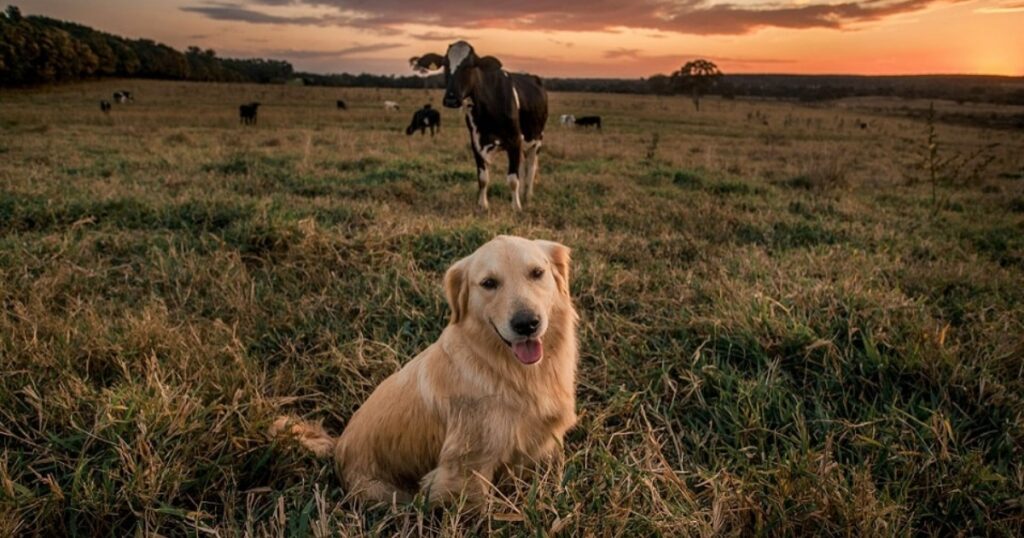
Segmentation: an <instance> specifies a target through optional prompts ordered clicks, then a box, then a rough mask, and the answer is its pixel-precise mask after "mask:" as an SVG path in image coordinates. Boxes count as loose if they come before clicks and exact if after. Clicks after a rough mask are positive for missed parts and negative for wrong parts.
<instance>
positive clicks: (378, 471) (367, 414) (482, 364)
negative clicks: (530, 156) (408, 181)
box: [273, 236, 578, 501]
mask: <svg viewBox="0 0 1024 538" xmlns="http://www.w3.org/2000/svg"><path fill="white" fill-rule="evenodd" d="M538 273H541V274H539V275H538ZM488 279H491V281H490V282H485V281H487V280H488ZM494 283H497V286H496V287H495V288H494V289H490V288H489V287H488V286H490V285H491V284H494ZM444 287H445V293H446V295H447V298H448V302H449V305H450V306H451V310H452V315H451V320H450V322H449V324H448V326H447V327H446V328H445V330H444V331H443V332H442V333H441V336H440V338H439V339H438V340H437V341H436V342H435V343H433V344H432V345H430V346H429V347H428V348H427V349H425V350H424V351H423V352H422V353H420V354H419V355H417V356H416V357H415V358H414V359H412V360H411V361H409V363H408V364H406V365H405V366H404V367H403V368H402V369H401V370H399V371H398V372H396V373H394V374H392V375H391V376H390V377H388V378H387V379H385V380H384V382H382V383H381V384H380V386H378V387H377V388H376V390H374V391H373V393H372V394H371V395H370V397H369V398H368V399H367V400H366V402H365V403H364V404H363V405H362V407H360V408H359V410H357V411H356V413H355V414H354V415H353V416H352V418H351V420H350V421H349V423H348V425H347V427H346V428H345V430H344V432H343V433H342V434H341V436H340V437H338V438H332V437H330V436H329V435H328V434H327V432H325V431H324V430H323V428H321V427H319V426H315V425H311V424H308V423H304V422H296V421H293V420H289V419H288V418H284V417H283V418H280V419H278V420H277V421H276V422H275V424H274V427H273V433H278V432H282V431H284V432H287V433H289V434H291V435H293V436H294V437H295V438H296V439H297V440H298V441H299V442H300V443H301V444H302V445H303V446H305V447H306V448H308V449H310V450H312V451H313V452H314V453H316V454H318V455H321V456H327V455H333V457H334V460H335V462H336V464H337V468H338V473H339V476H340V477H341V479H342V481H343V482H344V484H345V486H346V488H348V490H349V491H350V492H351V493H352V494H354V495H355V496H357V497H359V498H363V499H367V500H387V501H390V500H391V499H393V498H397V499H399V500H408V499H411V497H412V495H413V494H415V492H416V491H417V490H419V489H422V490H424V491H426V493H427V494H428V496H429V498H430V500H431V501H444V500H448V499H451V498H453V497H458V496H460V495H463V494H464V495H466V496H467V498H469V499H471V500H479V499H481V498H482V496H483V495H485V493H486V490H485V488H486V482H487V481H490V480H491V479H492V478H493V476H494V474H495V472H496V471H498V470H499V469H501V468H503V467H506V466H517V465H523V464H527V465H528V464H532V463H534V462H537V461H539V460H543V459H546V458H549V457H551V456H553V455H554V454H555V453H556V451H557V450H559V449H560V447H561V444H562V438H563V436H564V434H565V432H566V431H567V430H568V429H569V428H571V427H572V426H573V424H574V423H575V422H576V413H575V401H576V400H575V384H576V380H575V378H576V363H577V360H578V352H577V344H576V324H577V315H576V311H575V309H574V308H573V304H572V299H571V298H570V296H569V249H568V248H566V247H565V246H563V245H560V244H558V243H553V242H550V241H530V240H527V239H523V238H520V237H512V236H498V237H496V238H495V239H493V240H491V241H490V242H488V243H487V244H485V245H483V246H482V247H480V248H479V249H478V250H477V251H476V252H474V253H473V254H471V255H470V256H468V257H466V258H463V259H462V260H459V261H458V262H456V263H455V264H454V265H453V266H452V267H451V268H450V269H449V270H448V272H447V273H446V274H445V278H444ZM524 310H527V311H531V312H536V313H537V314H538V315H539V328H538V329H537V333H536V338H532V339H534V340H536V339H539V340H540V342H541V343H542V346H541V347H542V348H543V352H542V356H541V358H540V360H539V361H538V362H535V363H533V364H525V362H526V361H525V360H523V361H522V362H521V360H520V359H517V358H516V357H517V355H516V354H514V353H513V351H512V349H513V348H512V347H511V344H510V342H523V341H524V339H530V338H525V337H521V336H518V333H516V332H515V329H514V328H513V326H512V325H511V323H512V321H511V320H512V316H514V315H515V313H516V312H522V311H524ZM517 349H521V348H517ZM527 360H529V359H527Z"/></svg>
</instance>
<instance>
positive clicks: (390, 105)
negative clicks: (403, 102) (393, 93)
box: [384, 101, 398, 110]
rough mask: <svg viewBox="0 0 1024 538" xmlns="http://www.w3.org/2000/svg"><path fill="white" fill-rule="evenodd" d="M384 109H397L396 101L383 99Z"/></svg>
mask: <svg viewBox="0 0 1024 538" xmlns="http://www.w3.org/2000/svg"><path fill="white" fill-rule="evenodd" d="M384 110H398V103H396V102H394V101H384Z"/></svg>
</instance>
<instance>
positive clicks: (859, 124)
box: [857, 121, 868, 129]
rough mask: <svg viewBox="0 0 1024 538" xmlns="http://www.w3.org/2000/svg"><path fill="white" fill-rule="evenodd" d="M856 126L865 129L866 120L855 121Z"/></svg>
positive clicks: (866, 126)
mask: <svg viewBox="0 0 1024 538" xmlns="http://www.w3.org/2000/svg"><path fill="white" fill-rule="evenodd" d="M857 126H858V127H860V128H861V129H867V128H868V124H867V122H864V121H860V122H857Z"/></svg>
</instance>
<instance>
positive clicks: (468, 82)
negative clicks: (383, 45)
mask: <svg viewBox="0 0 1024 538" xmlns="http://www.w3.org/2000/svg"><path fill="white" fill-rule="evenodd" d="M410 63H411V64H412V66H413V69H415V70H417V71H420V72H429V71H434V70H436V69H438V68H439V67H443V68H444V83H445V90H444V101H443V104H444V106H446V107H448V108H459V107H461V106H462V103H463V102H464V101H465V100H466V99H467V98H468V97H471V96H472V95H473V93H474V91H475V90H476V85H477V84H478V83H479V80H480V76H479V73H480V71H490V70H495V69H501V62H500V61H498V59H497V58H495V57H493V56H484V57H482V58H481V57H479V56H477V55H476V51H474V50H473V46H472V45H470V44H469V43H466V42H465V41H456V42H455V43H452V44H451V45H450V46H449V47H448V52H447V53H445V55H444V56H441V55H440V54H433V53H431V54H425V55H423V56H420V57H418V58H413V59H412V61H411V62H410ZM438 63H440V65H438Z"/></svg>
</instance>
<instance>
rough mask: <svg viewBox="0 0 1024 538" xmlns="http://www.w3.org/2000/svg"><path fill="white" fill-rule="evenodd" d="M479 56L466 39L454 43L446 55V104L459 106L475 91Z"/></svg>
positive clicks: (451, 106)
mask: <svg viewBox="0 0 1024 538" xmlns="http://www.w3.org/2000/svg"><path fill="white" fill-rule="evenodd" d="M476 61H477V56H476V52H474V51H473V47H472V46H471V45H470V44H469V43H466V42H465V41H458V42H455V43H452V44H451V46H449V47H448V52H447V53H446V54H445V57H444V82H445V91H444V106H446V107H448V108H459V107H460V106H462V102H463V101H465V100H466V98H467V97H468V96H469V95H470V94H471V93H472V92H473V81H474V77H473V70H474V69H475V68H476Z"/></svg>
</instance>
